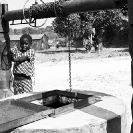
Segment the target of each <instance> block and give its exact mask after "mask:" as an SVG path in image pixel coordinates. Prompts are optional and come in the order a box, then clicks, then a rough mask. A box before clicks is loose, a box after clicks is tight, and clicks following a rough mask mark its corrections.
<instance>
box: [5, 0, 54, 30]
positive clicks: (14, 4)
mask: <svg viewBox="0 0 133 133" xmlns="http://www.w3.org/2000/svg"><path fill="white" fill-rule="evenodd" d="M5 1H6V2H7V3H8V10H9V11H11V10H17V9H23V7H24V5H25V3H26V2H27V4H26V6H25V7H26V8H29V7H30V6H31V5H32V4H34V3H35V0H29V1H28V0H5ZM36 1H37V2H38V3H39V4H41V3H42V2H41V1H40V0H36ZM42 1H43V2H45V3H47V2H54V1H55V0H42ZM53 19H54V18H48V19H47V21H46V23H45V25H44V26H42V27H41V28H45V27H46V26H51V23H52V21H53ZM45 20H46V19H40V20H37V26H40V25H42V24H43V23H44V22H45ZM19 22H20V21H16V23H19ZM9 23H10V24H11V22H9ZM14 23H15V21H14ZM24 27H30V26H29V25H28V24H20V25H10V28H12V29H20V28H24Z"/></svg>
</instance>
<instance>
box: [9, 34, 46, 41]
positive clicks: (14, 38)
mask: <svg viewBox="0 0 133 133" xmlns="http://www.w3.org/2000/svg"><path fill="white" fill-rule="evenodd" d="M43 35H45V34H31V37H32V40H40V39H41V38H42V37H43ZM9 36H10V40H11V41H19V40H20V37H21V36H22V35H9ZM45 36H46V35H45Z"/></svg>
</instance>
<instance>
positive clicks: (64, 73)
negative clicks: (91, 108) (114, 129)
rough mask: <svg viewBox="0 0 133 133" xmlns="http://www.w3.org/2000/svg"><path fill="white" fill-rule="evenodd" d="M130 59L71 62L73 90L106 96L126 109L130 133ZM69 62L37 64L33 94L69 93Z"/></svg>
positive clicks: (112, 58) (123, 57)
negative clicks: (90, 91) (61, 91)
mask: <svg viewBox="0 0 133 133" xmlns="http://www.w3.org/2000/svg"><path fill="white" fill-rule="evenodd" d="M130 62H131V59H130V56H122V57H111V58H98V59H96V58H95V59H91V60H88V59H82V60H81V59H79V60H78V59H77V60H72V89H73V90H87V91H89V90H92V91H98V92H104V93H107V94H111V95H113V96H116V97H117V98H120V99H122V100H123V101H124V102H125V104H126V105H127V118H128V120H127V122H128V132H129V130H130V124H131V111H130V110H131V109H130V104H131V97H132V93H133V90H132V87H131V80H130V77H131V72H130V71H131V70H130ZM68 68H69V67H68V62H67V61H61V62H58V63H50V62H44V63H41V64H39V63H36V65H35V71H36V73H35V81H36V82H35V86H34V91H45V90H54V89H60V90H66V89H69V69H68Z"/></svg>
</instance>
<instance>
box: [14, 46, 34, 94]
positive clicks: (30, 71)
mask: <svg viewBox="0 0 133 133" xmlns="http://www.w3.org/2000/svg"><path fill="white" fill-rule="evenodd" d="M11 51H12V53H13V56H14V57H15V58H18V57H22V56H27V57H28V58H29V59H30V61H25V62H22V63H19V62H15V63H14V66H13V74H24V75H26V76H29V77H33V76H34V60H35V51H34V49H29V50H27V51H26V52H23V53H22V52H21V51H19V50H18V48H17V47H16V46H14V48H12V49H11ZM13 88H14V95H17V94H22V93H25V92H26V93H28V92H32V91H33V89H32V80H31V79H25V80H14V81H13Z"/></svg>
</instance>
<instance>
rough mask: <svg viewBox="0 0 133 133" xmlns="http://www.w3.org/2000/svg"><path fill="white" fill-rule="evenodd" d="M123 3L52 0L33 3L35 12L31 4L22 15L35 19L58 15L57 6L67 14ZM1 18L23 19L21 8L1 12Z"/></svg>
mask: <svg viewBox="0 0 133 133" xmlns="http://www.w3.org/2000/svg"><path fill="white" fill-rule="evenodd" d="M125 4H127V0H82V1H81V0H70V1H65V0H64V2H63V3H61V6H60V4H55V3H54V2H50V3H46V4H38V5H34V7H35V8H34V10H35V12H34V11H33V12H32V7H33V6H31V7H30V8H26V9H25V11H24V15H25V18H30V17H32V16H36V18H37V19H41V18H51V17H56V15H57V16H58V13H57V11H58V9H59V7H60V10H61V12H62V13H63V14H66V15H68V14H72V13H78V12H87V11H96V10H107V9H115V8H120V7H122V6H124V5H125ZM51 5H52V6H51ZM53 6H55V8H51V7H53ZM36 11H37V12H36ZM35 14H36V15H35ZM3 18H4V19H5V20H7V21H11V20H20V19H24V16H23V9H19V10H13V11H7V12H5V13H4V14H3Z"/></svg>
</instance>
